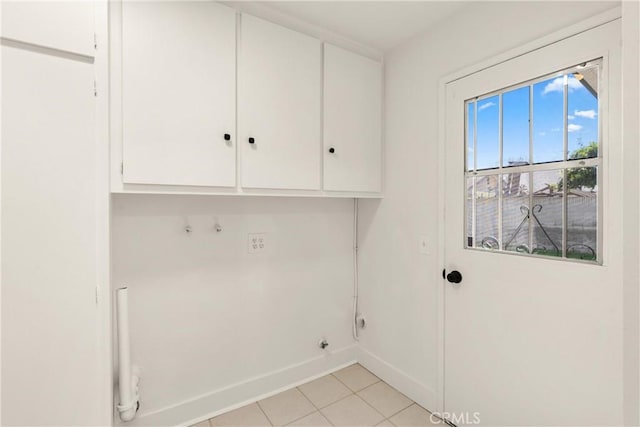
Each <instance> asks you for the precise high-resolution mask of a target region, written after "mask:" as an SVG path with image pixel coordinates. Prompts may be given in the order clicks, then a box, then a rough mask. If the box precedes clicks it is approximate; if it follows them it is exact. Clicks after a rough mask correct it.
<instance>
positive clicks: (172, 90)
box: [122, 1, 236, 187]
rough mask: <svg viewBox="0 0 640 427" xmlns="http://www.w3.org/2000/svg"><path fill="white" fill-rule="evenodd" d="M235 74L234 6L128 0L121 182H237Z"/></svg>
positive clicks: (124, 35) (124, 12)
mask: <svg viewBox="0 0 640 427" xmlns="http://www.w3.org/2000/svg"><path fill="white" fill-rule="evenodd" d="M235 75H236V12H235V10H233V9H231V8H228V7H226V6H222V5H219V4H216V3H214V2H201V1H193V2H191V1H184V2H181V1H166V2H165V1H153V2H138V1H125V2H123V3H122V115H123V117H122V120H123V135H122V137H123V182H124V183H129V184H165V185H194V186H214V187H215V186H219V187H225V186H234V185H235V183H236V168H235V167H236V146H235V145H236V135H235V110H236V104H235V88H236V82H235Z"/></svg>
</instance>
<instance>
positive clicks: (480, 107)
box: [478, 101, 496, 111]
mask: <svg viewBox="0 0 640 427" xmlns="http://www.w3.org/2000/svg"><path fill="white" fill-rule="evenodd" d="M494 105H496V103H495V102H491V101H489V102H487V103H485V104H482V105H481V106H479V107H478V111H482V110H484V109H487V108H489V107H493V106H494Z"/></svg>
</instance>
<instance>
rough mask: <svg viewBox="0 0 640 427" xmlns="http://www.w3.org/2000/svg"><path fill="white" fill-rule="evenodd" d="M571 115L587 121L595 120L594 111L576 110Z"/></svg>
mask: <svg viewBox="0 0 640 427" xmlns="http://www.w3.org/2000/svg"><path fill="white" fill-rule="evenodd" d="M573 114H575V115H576V116H578V117H584V118H587V119H595V118H596V115H597V113H596V112H595V110H576V111H574V113H573Z"/></svg>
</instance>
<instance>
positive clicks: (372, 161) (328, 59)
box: [323, 43, 382, 192]
mask: <svg viewBox="0 0 640 427" xmlns="http://www.w3.org/2000/svg"><path fill="white" fill-rule="evenodd" d="M381 119H382V64H380V62H377V61H374V60H372V59H369V58H365V57H364V56H362V55H358V54H355V53H352V52H349V51H347V50H344V49H341V48H339V47H337V46H333V45H330V44H327V43H325V45H324V132H323V137H324V189H325V190H333V191H365V192H380V191H381V190H382V188H381V186H382V178H381V172H382V158H381V156H382V136H381V132H382V126H381Z"/></svg>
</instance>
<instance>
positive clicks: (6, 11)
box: [0, 0, 95, 56]
mask: <svg viewBox="0 0 640 427" xmlns="http://www.w3.org/2000/svg"><path fill="white" fill-rule="evenodd" d="M0 7H1V8H2V37H4V38H7V39H11V40H17V41H21V42H25V43H30V44H35V45H39V46H44V47H49V48H53V49H58V50H64V51H67V52H73V53H78V54H81V55H87V56H93V55H94V53H95V50H94V47H93V45H94V27H95V2H94V1H28V0H24V1H3V2H1V4H0Z"/></svg>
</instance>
